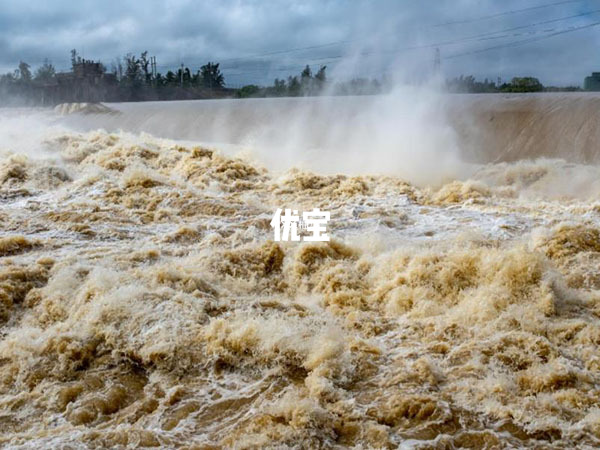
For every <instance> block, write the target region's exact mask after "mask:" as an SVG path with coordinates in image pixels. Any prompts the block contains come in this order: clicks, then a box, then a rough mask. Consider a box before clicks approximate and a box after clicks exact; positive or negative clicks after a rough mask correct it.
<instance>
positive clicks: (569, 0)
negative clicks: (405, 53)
mask: <svg viewBox="0 0 600 450" xmlns="http://www.w3.org/2000/svg"><path fill="white" fill-rule="evenodd" d="M582 1H584V0H563V1H561V2H554V3H547V4H544V5H538V6H530V7H529V8H523V9H515V10H511V11H504V12H501V13H496V14H490V15H488V16H480V17H475V18H473V19H465V20H456V21H452V22H444V23H440V24H437V25H434V26H436V27H444V26H448V25H460V24H465V23H473V22H479V21H480V20H490V19H495V18H497V17H502V16H508V15H512V14H519V13H522V12H528V11H534V10H537V9H545V8H550V7H552V6H559V5H566V4H568V3H581V2H582Z"/></svg>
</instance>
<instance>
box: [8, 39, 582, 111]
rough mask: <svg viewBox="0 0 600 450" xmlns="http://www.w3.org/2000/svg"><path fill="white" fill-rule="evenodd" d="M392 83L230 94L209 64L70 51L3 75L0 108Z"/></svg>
mask: <svg viewBox="0 0 600 450" xmlns="http://www.w3.org/2000/svg"><path fill="white" fill-rule="evenodd" d="M444 87H445V89H446V90H447V91H448V92H458V93H498V92H543V91H560V90H562V91H575V90H580V89H579V88H578V87H567V88H556V87H546V86H543V85H542V83H540V81H539V80H538V79H537V78H534V77H515V78H513V79H512V80H511V81H510V82H504V83H502V82H501V81H500V79H498V81H497V82H494V81H491V80H488V79H485V80H483V81H479V80H476V79H475V77H473V76H471V75H469V76H463V75H461V76H460V77H456V78H452V79H448V80H446V82H445V84H444ZM391 88H392V83H391V82H390V81H389V80H388V79H387V77H385V76H383V77H382V78H381V79H367V78H355V79H352V80H349V81H343V82H342V81H338V82H334V81H331V80H329V78H328V76H327V66H320V68H319V69H318V70H317V71H316V72H315V73H313V71H312V69H311V67H310V66H309V65H306V67H305V68H304V69H303V70H302V72H300V74H298V75H292V76H289V77H288V78H287V79H279V78H276V79H275V80H274V82H273V84H272V85H269V86H259V85H256V84H249V85H246V86H243V87H241V88H238V89H231V88H227V87H226V84H225V77H224V75H223V73H222V72H221V69H220V66H219V63H214V62H208V63H206V64H204V65H203V66H201V67H200V68H199V69H198V70H195V71H194V70H192V69H190V68H189V67H184V66H183V65H182V67H180V68H179V69H177V70H175V71H173V70H169V71H167V72H166V73H165V74H162V73H160V72H158V70H157V66H156V59H155V58H152V57H149V56H148V52H147V51H145V52H142V53H141V54H140V55H139V56H138V55H134V54H131V53H130V54H127V55H125V56H124V57H123V58H118V59H116V60H115V61H114V62H113V63H112V64H111V68H110V70H109V69H107V68H106V66H105V65H104V64H102V63H101V62H100V61H94V60H89V59H85V58H82V57H81V56H80V55H79V53H78V52H77V51H76V50H72V51H71V70H70V71H69V72H63V73H59V72H57V70H56V69H55V67H54V66H53V65H52V63H51V62H50V61H48V60H45V61H44V63H43V64H42V65H41V66H40V67H38V68H37V69H36V70H35V71H34V70H32V67H31V66H30V65H29V64H27V63H26V62H23V61H21V62H20V63H19V65H18V67H17V68H16V69H15V70H14V71H13V72H10V73H7V74H4V75H0V104H5V105H6V104H8V105H11V104H12V105H55V104H59V103H67V102H129V101H144V100H191V99H206V98H232V97H237V98H250V97H299V96H315V95H374V94H380V93H384V92H387V91H389V90H390V89H391Z"/></svg>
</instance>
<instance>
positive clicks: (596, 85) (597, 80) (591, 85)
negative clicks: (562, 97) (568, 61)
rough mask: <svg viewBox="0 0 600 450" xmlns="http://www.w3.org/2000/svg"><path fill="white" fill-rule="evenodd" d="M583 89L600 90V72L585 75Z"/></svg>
mask: <svg viewBox="0 0 600 450" xmlns="http://www.w3.org/2000/svg"><path fill="white" fill-rule="evenodd" d="M583 89H585V90H586V91H600V72H592V75H591V76H589V77H585V80H584V82H583Z"/></svg>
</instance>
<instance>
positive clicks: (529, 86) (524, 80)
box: [446, 75, 581, 94]
mask: <svg viewBox="0 0 600 450" xmlns="http://www.w3.org/2000/svg"><path fill="white" fill-rule="evenodd" d="M446 89H447V90H448V91H449V92H455V93H477V94H485V93H511V92H516V93H519V92H558V91H562V92H572V91H580V90H581V88H579V87H577V86H567V87H554V86H544V85H543V84H542V83H541V82H540V80H538V79H537V78H535V77H514V78H513V79H512V80H511V81H510V82H508V83H506V82H504V83H502V82H501V81H500V79H498V81H497V82H494V81H491V80H488V79H487V78H486V79H484V80H483V81H478V80H476V79H475V77H473V76H472V75H468V76H464V75H461V76H459V77H457V78H452V79H449V80H446Z"/></svg>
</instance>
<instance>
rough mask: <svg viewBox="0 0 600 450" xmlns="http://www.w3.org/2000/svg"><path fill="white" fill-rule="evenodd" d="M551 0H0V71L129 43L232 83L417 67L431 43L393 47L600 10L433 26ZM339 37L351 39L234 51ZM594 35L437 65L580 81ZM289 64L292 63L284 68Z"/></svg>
mask: <svg viewBox="0 0 600 450" xmlns="http://www.w3.org/2000/svg"><path fill="white" fill-rule="evenodd" d="M555 2H556V0H555V1H550V0H536V1H532V2H523V1H520V0H519V1H518V0H509V1H503V2H492V1H487V2H485V1H476V0H453V1H452V0H438V1H434V0H402V1H399V0H397V1H394V0H380V1H367V0H357V1H352V2H349V1H345V0H324V1H323V0H308V1H303V2H297V1H292V0H278V1H276V0H273V1H259V0H248V1H241V0H227V1H217V0H208V1H202V2H200V1H188V0H177V1H157V0H147V1H143V2H142V1H132V0H121V1H115V0H105V1H102V2H100V1H91V0H83V1H78V2H73V1H72V0H69V1H66V0H55V1H45V2H42V1H31V2H15V1H14V0H0V70H2V71H3V72H6V71H9V70H13V69H14V67H15V66H16V65H17V64H18V62H19V60H25V61H27V62H29V63H30V64H31V65H33V66H34V67H35V66H37V65H39V64H40V63H41V62H42V61H43V59H44V58H46V57H47V58H50V59H51V60H52V61H53V62H54V63H55V65H56V66H57V67H58V68H59V69H62V70H65V69H67V68H68V66H69V50H70V49H71V48H77V49H78V50H80V52H82V53H83V54H84V56H85V57H87V58H93V59H99V60H101V61H102V62H104V63H105V64H107V65H110V63H111V61H113V60H114V59H115V58H116V57H119V56H123V55H124V54H126V53H136V54H139V53H140V52H141V51H144V50H148V51H149V53H150V54H152V55H156V57H157V60H158V64H159V66H160V67H159V69H160V71H162V72H166V70H168V69H169V68H174V67H175V66H177V65H178V64H180V63H181V62H185V63H186V65H189V66H190V67H191V68H192V69H194V70H195V69H197V68H198V67H199V66H200V65H201V64H203V63H205V62H206V61H209V60H211V61H223V63H222V67H224V71H225V75H226V79H227V80H228V81H229V82H230V83H234V84H242V83H247V82H258V83H262V82H270V81H272V78H274V77H275V76H279V77H285V76H287V75H288V74H289V73H288V72H297V71H298V70H296V69H297V68H299V67H301V66H302V65H303V64H305V63H307V62H310V63H312V64H315V65H318V64H319V63H320V62H323V63H327V64H328V65H329V67H330V68H331V73H332V74H335V75H336V76H338V77H343V76H347V77H350V76H354V75H363V74H364V75H366V76H369V75H370V76H374V75H376V74H377V73H381V72H382V71H384V70H387V71H389V72H392V73H393V72H398V71H403V70H404V71H406V72H407V73H411V74H412V75H411V76H413V77H417V78H418V76H419V74H420V73H424V72H425V71H426V70H427V69H428V68H429V67H430V66H431V64H432V60H433V48H424V49H413V50H404V51H400V49H403V48H405V47H411V46H415V45H419V44H421V45H422V44H432V43H443V42H446V41H449V40H456V39H461V38H463V37H465V36H474V35H478V34H483V33H487V32H490V31H496V30H502V29H506V28H511V27H515V26H521V25H527V24H531V23H535V22H539V21H544V20H549V19H554V18H559V17H563V16H569V15H575V14H578V13H582V12H586V11H591V10H594V9H600V1H598V0H588V1H581V2H571V3H567V4H563V5H555V6H553V7H550V8H544V9H537V10H532V11H529V12H524V13H519V14H508V15H504V16H501V17H496V18H494V19H490V20H475V21H473V22H469V23H464V24H455V25H447V26H442V27H439V26H437V27H436V26H435V24H440V23H445V22H452V21H460V20H465V19H470V18H478V17H482V16H486V15H490V14H496V13H499V12H503V11H508V10H516V9H522V8H525V7H528V6H535V5H542V4H547V3H555ZM596 21H600V14H597V15H595V16H594V15H590V16H585V17H581V18H578V19H572V20H569V21H565V22H560V23H553V24H549V25H548V26H545V27H537V28H530V29H527V30H522V31H521V32H514V33H512V35H510V36H507V37H505V38H504V39H502V40H489V41H473V42H462V43H460V44H457V45H443V46H441V52H442V57H447V56H451V55H454V54H459V53H464V52H469V51H473V50H478V49H482V48H486V47H490V46H493V45H497V44H499V43H506V42H512V41H518V40H521V39H527V38H530V37H535V36H540V35H535V34H533V35H531V34H524V33H525V32H531V31H535V30H544V29H556V30H558V29H564V28H566V27H569V26H578V25H583V24H588V23H593V22H596ZM509 34H510V33H509ZM337 41H350V42H346V43H345V44H338V45H331V46H327V47H321V48H313V49H310V50H305V51H297V52H288V53H281V54H276V55H265V56H263V57H261V58H250V59H243V58H242V59H238V60H231V59H232V58H236V57H245V56H248V55H256V54H263V53H268V52H273V51H279V50H285V49H294V48H298V47H310V46H318V45H320V44H323V43H330V42H337ZM599 41H600V27H597V28H591V29H588V30H582V31H578V32H574V33H571V34H564V35H561V36H556V37H553V38H549V39H545V40H542V41H539V42H532V43H529V44H527V45H523V46H519V47H514V48H504V49H498V50H494V51H489V52H485V53H476V54H472V55H467V56H463V57H460V58H456V59H443V61H442V66H443V70H444V73H445V75H446V76H456V75H459V74H473V75H475V76H477V77H480V78H483V77H488V78H495V77H497V76H501V77H503V78H510V77H511V76H514V75H521V74H529V75H533V76H538V77H539V78H540V79H542V81H543V82H544V83H546V84H563V85H564V84H580V83H581V80H582V79H583V77H584V76H585V75H586V74H587V73H588V72H591V71H592V70H598V69H600V61H599V62H598V63H596V62H595V61H594V60H593V56H595V52H596V49H597V48H598V43H599ZM373 52H374V54H372V53H373ZM360 53H369V54H370V55H369V56H363V57H358V58H355V59H356V60H357V61H358V62H359V63H358V64H354V65H353V64H340V61H341V59H340V58H337V59H332V58H331V57H335V56H339V55H352V54H355V55H356V54H360ZM328 58H329V59H328ZM336 66H337V70H336ZM287 67H289V68H293V69H294V70H292V69H290V70H289V71H286V70H284V68H287ZM365 67H367V68H368V70H365Z"/></svg>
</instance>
